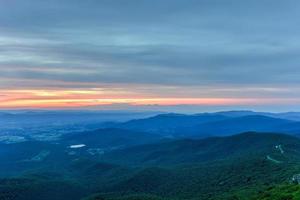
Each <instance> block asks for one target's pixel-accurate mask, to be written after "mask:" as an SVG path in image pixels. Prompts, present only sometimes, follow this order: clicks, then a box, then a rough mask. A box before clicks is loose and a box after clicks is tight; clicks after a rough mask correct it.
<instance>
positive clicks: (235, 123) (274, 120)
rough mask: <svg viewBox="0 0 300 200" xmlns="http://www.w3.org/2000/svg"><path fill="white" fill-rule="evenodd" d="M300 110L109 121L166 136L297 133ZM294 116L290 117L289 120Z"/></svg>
mask: <svg viewBox="0 0 300 200" xmlns="http://www.w3.org/2000/svg"><path fill="white" fill-rule="evenodd" d="M299 116H300V113H281V114H273V113H256V112H251V111H229V112H218V113H204V114H196V115H182V114H161V115H157V116H154V117H150V118H145V119H137V120H131V121H128V122H125V123H117V124H111V125H109V126H111V127H118V128H122V129H128V130H135V131H143V132H150V133H155V134H160V135H163V136H169V137H196V138H203V137H209V136H222V135H223V136H224V135H233V134H238V133H242V132H248V131H257V132H279V133H289V134H295V135H298V134H299V133H300V121H296V120H297V119H298V117H299ZM292 119H293V120H292Z"/></svg>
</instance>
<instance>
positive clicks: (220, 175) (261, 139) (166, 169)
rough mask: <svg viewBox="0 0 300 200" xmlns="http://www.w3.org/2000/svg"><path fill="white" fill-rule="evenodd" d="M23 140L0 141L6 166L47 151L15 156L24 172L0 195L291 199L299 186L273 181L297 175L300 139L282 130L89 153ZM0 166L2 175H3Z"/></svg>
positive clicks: (24, 199)
mask: <svg viewBox="0 0 300 200" xmlns="http://www.w3.org/2000/svg"><path fill="white" fill-rule="evenodd" d="M76 137H77V136H76ZM97 137H98V136H97ZM91 142H92V140H91ZM28 144H29V143H21V144H14V145H12V146H10V147H9V151H8V150H5V147H7V146H3V149H2V151H3V152H10V151H12V152H10V154H9V155H10V157H9V156H7V157H5V156H3V157H2V158H1V159H2V161H5V159H6V161H7V166H9V165H8V164H11V163H18V162H17V160H18V159H21V160H23V159H25V158H28V157H29V158H31V157H32V156H34V155H36V154H37V153H38V152H40V151H41V150H49V151H51V154H49V156H47V158H45V160H43V161H42V162H37V161H34V162H33V161H26V162H19V164H21V165H19V166H18V169H22V170H23V173H20V174H19V175H17V174H16V175H15V177H11V176H10V178H5V179H4V178H3V179H1V180H0V195H2V196H0V199H5V198H11V199H12V200H52V199H55V200H65V199H72V200H80V199H83V198H85V200H86V199H88V200H139V199H141V200H147V199H149V200H181V199H189V200H198V199H200V200H201V199H204V200H221V199H226V200H227V199H229V200H254V199H265V200H269V199H275V200H276V198H277V196H278V198H277V199H278V200H279V199H280V198H281V199H282V200H283V199H292V200H293V199H297V196H296V195H298V193H297V189H298V186H295V185H284V186H278V187H277V186H276V185H277V184H282V183H287V182H288V181H289V180H290V178H291V177H292V176H293V175H294V174H299V173H300V140H299V139H297V138H294V137H292V136H287V135H282V134H260V133H244V134H239V135H235V136H231V137H225V138H220V137H215V138H208V139H203V140H187V139H185V140H178V141H164V142H159V143H157V144H148V145H140V146H135V147H130V148H124V149H119V150H116V151H113V152H110V153H106V154H104V156H95V157H92V156H86V154H84V153H83V152H84V151H85V149H81V150H80V151H82V152H80V153H78V154H76V156H70V155H67V154H66V152H65V151H66V148H64V146H63V144H64V142H61V143H60V144H54V143H51V142H48V143H36V142H34V143H30V144H31V145H30V146H28ZM94 144H96V141H95V142H94ZM277 145H281V146H282V148H283V149H284V153H282V152H281V151H280V150H279V149H278V148H276V146H277ZM13 148H15V149H13ZM21 150H22V151H21ZM17 151H20V152H22V153H20V155H19V154H17ZM2 155H4V154H2ZM268 156H269V157H270V158H272V159H273V160H272V159H268ZM275 161H280V162H275ZM24 163H25V164H24ZM26 165H28V166H26ZM1 169H4V167H3V166H1ZM5 169H6V171H2V173H3V174H4V173H6V172H7V173H8V174H9V173H10V169H9V167H6V168H5ZM29 169H30V170H29ZM15 170H16V169H11V171H13V172H15ZM278 193H280V195H278ZM93 194H94V195H93ZM273 197H276V198H273ZM279 197H280V198H279ZM11 199H10V200H11Z"/></svg>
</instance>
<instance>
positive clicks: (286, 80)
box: [0, 0, 300, 96]
mask: <svg viewBox="0 0 300 200" xmlns="http://www.w3.org/2000/svg"><path fill="white" fill-rule="evenodd" d="M0 4H1V6H0V82H1V83H2V87H15V86H17V85H20V84H19V83H18V81H24V80H45V81H44V82H43V83H41V84H42V85H41V86H44V87H50V86H53V83H52V84H49V82H50V81H69V82H77V84H76V87H78V86H79V87H80V85H81V83H82V84H84V83H86V82H93V83H95V84H97V83H99V84H133V85H134V84H145V85H147V84H151V85H153V84H155V85H161V86H178V87H183V86H189V87H197V86H199V87H200V86H201V87H203V86H215V87H216V88H218V87H220V85H222V87H224V86H226V85H228V86H230V87H237V88H241V87H243V86H244V87H248V88H249V87H258V85H259V87H262V88H264V87H274V88H277V87H279V88H282V87H290V86H291V85H292V86H293V87H297V86H298V85H299V84H300V78H299V77H300V68H299V63H300V55H299V54H300V53H299V52H300V51H299V50H300V36H299V33H300V27H299V24H300V14H299V8H300V2H299V1H296V0H294V1H291V0H285V1H274V0H273V1H272V0H251V1H250V0H249V1H240V0H226V1H224V0H151V1H149V0H127V1H124V0H85V1H82V0H63V1H61V0H60V1H59V0H43V1H41V0H26V1H22V0H9V1H8V0H0ZM6 80H10V81H6ZM32 86H34V85H32ZM82 87H83V86H82ZM260 90H261V89H260ZM284 94H285V95H286V92H285V93H284ZM276 95H278V93H274V96H276ZM293 95H294V94H293ZM237 96H240V94H238V93H237Z"/></svg>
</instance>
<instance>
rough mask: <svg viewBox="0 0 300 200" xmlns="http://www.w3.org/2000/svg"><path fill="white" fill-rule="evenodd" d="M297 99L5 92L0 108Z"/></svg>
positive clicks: (2, 92)
mask: <svg viewBox="0 0 300 200" xmlns="http://www.w3.org/2000/svg"><path fill="white" fill-rule="evenodd" d="M297 102H298V99H292V98H291V99H278V98H183V97H164V98H160V97H143V96H141V95H139V94H133V93H129V92H124V93H123V94H122V93H121V92H120V91H107V90H101V89H94V90H2V91H1V94H0V108H2V109H8V108H64V107H66V108H77V107H89V106H105V105H112V104H128V105H133V106H134V105H136V106H138V105H160V106H173V105H209V106H213V105H248V104H251V105H263V104H272V103H297Z"/></svg>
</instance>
